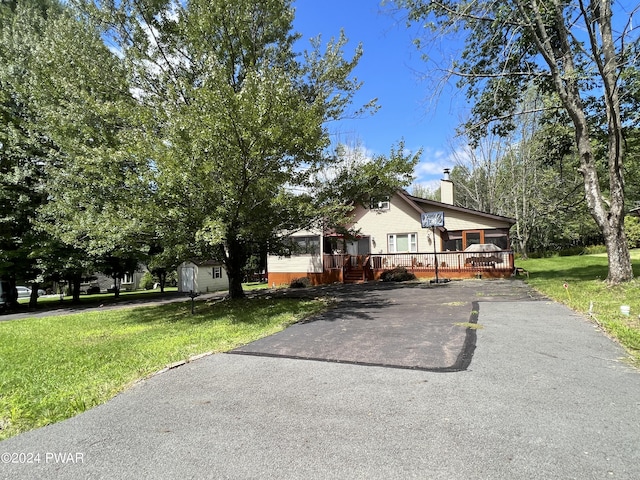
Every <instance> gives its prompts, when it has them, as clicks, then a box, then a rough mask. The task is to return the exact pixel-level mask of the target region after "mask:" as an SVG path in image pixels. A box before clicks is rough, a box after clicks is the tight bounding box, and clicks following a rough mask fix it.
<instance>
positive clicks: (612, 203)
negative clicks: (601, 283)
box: [536, 1, 633, 284]
mask: <svg viewBox="0 0 640 480" xmlns="http://www.w3.org/2000/svg"><path fill="white" fill-rule="evenodd" d="M599 5H600V8H601V16H600V19H599V21H598V22H597V23H598V24H599V25H600V26H601V28H600V34H601V39H602V40H601V41H602V48H601V49H600V47H599V46H598V44H597V38H596V35H595V33H594V32H593V31H592V30H588V33H589V41H590V43H589V45H590V46H591V48H592V52H593V57H594V60H595V63H596V65H597V66H598V69H599V70H600V74H601V78H602V81H603V87H604V90H605V96H604V97H605V112H606V115H607V123H608V139H609V144H608V159H607V160H608V173H609V199H608V200H605V198H604V196H603V195H602V191H601V190H600V182H599V179H598V171H597V168H596V161H595V158H594V155H593V149H592V146H591V134H590V128H589V124H588V121H587V116H586V111H585V107H584V104H583V101H582V98H581V96H580V86H579V84H578V78H579V76H580V75H579V72H578V69H577V68H576V64H575V59H574V57H573V56H572V49H571V42H572V40H571V35H570V32H569V31H567V29H566V27H565V28H557V30H556V32H555V33H556V34H557V35H558V40H559V42H560V48H559V49H558V50H556V49H554V47H553V46H552V43H551V40H550V38H551V37H552V36H553V35H550V34H549V32H547V31H546V30H545V29H544V27H543V25H544V20H543V19H542V17H541V15H540V12H539V11H538V10H537V9H536V21H537V25H538V27H539V30H538V31H537V32H536V34H539V35H540V36H539V37H538V41H539V48H540V53H541V54H542V55H543V57H544V58H545V60H546V61H547V64H548V65H549V68H550V71H551V75H552V78H553V82H554V84H555V87H556V91H557V92H558V94H559V97H560V101H561V102H562V105H563V106H564V107H565V109H566V110H567V113H568V114H569V117H570V118H571V121H572V123H573V125H574V127H575V138H576V146H577V149H578V155H579V157H580V173H581V174H582V176H583V178H584V188H585V199H586V201H587V206H588V207H589V212H590V213H591V215H592V216H593V218H594V220H595V221H596V223H597V225H598V227H599V228H600V231H601V232H602V235H603V237H604V240H605V244H606V245H607V253H608V254H609V258H608V259H609V273H608V276H607V282H608V283H609V284H619V283H622V282H626V281H629V280H632V279H633V270H632V268H631V257H630V255H629V249H628V247H627V243H626V239H625V235H624V230H623V227H624V193H623V192H624V188H623V187H624V182H623V178H622V163H623V159H624V142H623V141H622V121H621V116H620V100H619V98H618V85H617V78H618V73H617V72H618V63H617V59H616V55H615V48H614V41H613V36H612V32H611V6H610V4H609V3H607V2H604V1H603V2H600V3H599ZM561 12H562V11H561V10H560V9H557V10H556V15H557V21H556V27H557V26H564V25H565V24H564V19H563V18H562V14H561ZM600 50H602V55H603V56H604V58H601V57H600ZM558 52H559V53H558Z"/></svg>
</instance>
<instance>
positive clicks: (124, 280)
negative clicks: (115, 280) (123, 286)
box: [122, 273, 133, 283]
mask: <svg viewBox="0 0 640 480" xmlns="http://www.w3.org/2000/svg"><path fill="white" fill-rule="evenodd" d="M122 283H133V275H131V274H130V273H125V274H124V275H122Z"/></svg>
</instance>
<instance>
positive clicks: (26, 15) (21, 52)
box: [0, 0, 62, 303]
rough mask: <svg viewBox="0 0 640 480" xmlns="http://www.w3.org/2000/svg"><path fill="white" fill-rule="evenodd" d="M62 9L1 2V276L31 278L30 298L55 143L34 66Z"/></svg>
mask: <svg viewBox="0 0 640 480" xmlns="http://www.w3.org/2000/svg"><path fill="white" fill-rule="evenodd" d="M61 11H62V9H61V7H60V5H59V3H58V2H57V1H55V0H25V1H23V2H15V1H8V2H2V3H1V4H0V277H1V278H3V279H8V280H9V281H10V282H11V284H12V285H13V286H15V283H16V282H17V281H20V282H28V283H33V294H32V298H31V302H32V303H35V302H36V300H37V291H38V285H37V283H35V281H36V279H37V277H38V276H39V274H40V273H42V270H41V268H40V266H41V264H40V262H39V257H38V255H39V251H40V250H41V249H42V244H43V243H46V241H47V239H46V238H44V237H43V235H42V234H41V233H40V232H38V231H37V230H36V229H35V220H36V217H37V211H38V209H39V208H40V207H41V206H42V205H43V204H45V203H46V201H47V199H48V195H47V189H46V173H45V169H46V165H47V158H48V153H49V152H50V151H51V150H55V149H56V145H55V144H54V143H53V142H52V141H51V139H50V138H48V137H47V135H46V134H45V133H44V132H43V130H42V129H40V128H38V122H37V118H38V115H39V109H38V105H37V103H36V102H34V100H33V77H32V71H33V67H34V64H35V62H36V58H35V57H36V55H37V53H36V52H37V51H38V49H39V47H40V42H41V39H42V37H43V35H44V32H45V30H46V28H47V27H46V26H47V23H48V22H50V21H53V19H55V18H56V17H58V16H59V15H60V14H61ZM13 301H14V302H15V301H16V299H15V298H14V299H13Z"/></svg>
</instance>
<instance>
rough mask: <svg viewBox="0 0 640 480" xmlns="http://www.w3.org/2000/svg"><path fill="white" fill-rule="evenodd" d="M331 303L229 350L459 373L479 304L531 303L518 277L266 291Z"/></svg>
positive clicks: (469, 354) (466, 361) (467, 359)
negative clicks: (276, 331)
mask: <svg viewBox="0 0 640 480" xmlns="http://www.w3.org/2000/svg"><path fill="white" fill-rule="evenodd" d="M271 294H273V295H282V296H289V297H325V298H326V297H328V298H331V299H332V300H333V301H334V307H333V308H330V309H329V310H327V311H326V312H324V313H322V314H320V315H317V316H315V317H313V318H311V319H307V320H306V321H304V322H301V323H298V324H295V325H292V326H291V327H289V328H287V329H286V330H284V331H282V332H280V333H277V334H275V335H272V336H270V337H266V338H263V339H260V340H258V341H256V342H253V343H251V344H248V345H244V346H242V347H240V348H237V349H235V350H233V351H231V352H230V353H233V354H244V355H258V356H269V357H285V358H297V359H307V360H320V361H326V362H338V363H352V364H358V365H375V366H384V367H393V368H406V369H416V370H427V371H434V372H458V371H463V370H466V369H467V368H468V367H469V365H470V363H471V360H472V358H473V352H474V350H475V348H476V329H477V328H481V325H478V323H477V322H478V316H479V314H480V302H482V301H491V302H495V301H517V300H536V299H539V298H540V297H539V296H537V295H536V294H535V293H534V292H532V290H531V289H530V288H529V287H528V286H526V285H525V284H524V283H523V282H521V281H519V280H478V281H476V280H465V281H456V282H451V283H447V284H437V285H435V284H434V285H432V284H428V283H405V284H387V283H370V284H362V285H330V286H322V287H314V288H309V289H301V290H285V291H279V292H278V291H276V292H272V293H271Z"/></svg>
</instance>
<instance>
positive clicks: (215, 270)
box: [213, 267, 222, 278]
mask: <svg viewBox="0 0 640 480" xmlns="http://www.w3.org/2000/svg"><path fill="white" fill-rule="evenodd" d="M213 278H222V267H213Z"/></svg>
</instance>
